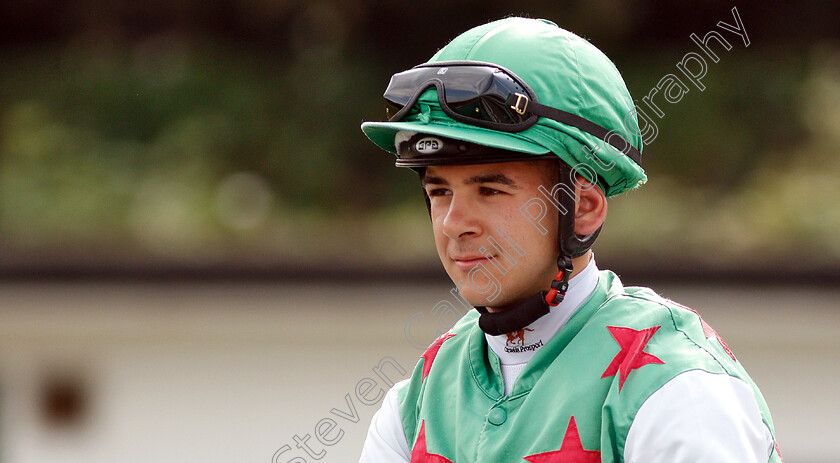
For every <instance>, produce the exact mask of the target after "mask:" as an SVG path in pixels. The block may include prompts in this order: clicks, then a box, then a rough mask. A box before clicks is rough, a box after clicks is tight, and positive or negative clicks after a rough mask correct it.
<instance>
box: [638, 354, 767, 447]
mask: <svg viewBox="0 0 840 463" xmlns="http://www.w3.org/2000/svg"><path fill="white" fill-rule="evenodd" d="M773 445H774V441H773V436H772V435H771V434H770V430H769V429H768V428H767V426H766V425H765V424H764V422H763V421H762V419H761V413H760V411H759V409H758V404H757V403H756V400H755V396H754V395H753V391H752V388H751V387H750V386H749V385H748V384H747V383H745V382H744V381H741V380H739V379H737V378H733V377H731V376H729V375H723V374H712V373H708V372H705V371H702V370H692V371H687V372H685V373H682V374H680V375H678V376H677V377H675V378H674V379H672V380H671V381H668V382H667V383H666V384H665V385H664V386H662V388H661V389H659V390H658V391H656V392H655V393H654V394H653V395H651V396H650V397H649V398H648V399H647V400H646V401H645V403H644V404H642V407H641V408H640V409H639V411H638V413H637V414H636V417H635V418H634V420H633V424H632V425H631V426H630V431H629V432H628V434H627V442H626V443H625V447H624V461H625V462H626V463H666V462H667V463H688V462H691V463H753V462H760V463H767V460H768V459H769V457H770V454H771V452H772V450H773Z"/></svg>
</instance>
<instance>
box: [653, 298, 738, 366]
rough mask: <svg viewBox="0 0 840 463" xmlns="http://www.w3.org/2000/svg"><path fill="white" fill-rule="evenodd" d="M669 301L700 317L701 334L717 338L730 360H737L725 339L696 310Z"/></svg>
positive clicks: (707, 337)
mask: <svg viewBox="0 0 840 463" xmlns="http://www.w3.org/2000/svg"><path fill="white" fill-rule="evenodd" d="M669 301H670V302H671V303H672V304H674V305H675V306H677V307H680V308H683V309H685V310H688V311H690V312H694V315H697V318H699V319H700V326H702V327H703V334H704V335H705V336H706V339H709V338H711V337H712V336H714V337H715V339H717V340H718V342H719V343H720V346H721V347H723V350H725V351H726V353H727V354H729V356H730V357H732V360H734V361H736V362H737V361H738V359H736V358H735V354H733V353H732V351H731V350H729V346H727V345H726V341H724V340H723V338H722V337H720V335H719V334H717V331H715V329H714V328H712V327H711V325H709V324H708V323H706V320H703V317H701V316H700V314H699V313H698V312H697V311H696V310H694V309H692V308H691V307H686V306H684V305H682V304H680V303H679V302H674V301H671V300H670V299H669Z"/></svg>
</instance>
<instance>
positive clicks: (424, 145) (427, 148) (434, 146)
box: [414, 137, 443, 154]
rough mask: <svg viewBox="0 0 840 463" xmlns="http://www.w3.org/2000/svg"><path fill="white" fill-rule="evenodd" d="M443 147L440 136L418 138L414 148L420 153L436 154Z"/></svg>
mask: <svg viewBox="0 0 840 463" xmlns="http://www.w3.org/2000/svg"><path fill="white" fill-rule="evenodd" d="M442 148H443V141H442V140H441V139H439V138H434V137H425V138H421V139H420V140H417V143H415V144H414V149H415V150H417V152H418V153H420V154H434V153H437V152H438V151H440V150H441V149H442Z"/></svg>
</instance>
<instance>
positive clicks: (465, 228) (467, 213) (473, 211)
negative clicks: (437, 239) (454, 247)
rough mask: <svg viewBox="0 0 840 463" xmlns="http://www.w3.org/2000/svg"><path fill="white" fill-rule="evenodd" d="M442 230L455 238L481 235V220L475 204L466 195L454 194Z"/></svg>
mask: <svg viewBox="0 0 840 463" xmlns="http://www.w3.org/2000/svg"><path fill="white" fill-rule="evenodd" d="M441 230H442V231H443V234H444V235H446V236H448V237H449V238H450V239H453V240H455V239H459V238H463V237H465V236H470V235H474V236H478V235H480V234H481V221H480V215H479V214H478V212H477V208H476V207H475V205H474V204H471V203H470V201H469V200H468V199H467V198H466V197H464V196H459V195H457V194H455V195H452V199H451V200H450V201H449V204H448V209H447V210H446V211H445V215H444V216H443V223H442V224H441Z"/></svg>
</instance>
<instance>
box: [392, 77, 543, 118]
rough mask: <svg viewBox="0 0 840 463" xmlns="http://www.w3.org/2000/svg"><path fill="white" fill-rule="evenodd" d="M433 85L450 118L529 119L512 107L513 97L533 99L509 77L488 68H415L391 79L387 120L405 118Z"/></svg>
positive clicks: (520, 85) (530, 94) (526, 90)
mask: <svg viewBox="0 0 840 463" xmlns="http://www.w3.org/2000/svg"><path fill="white" fill-rule="evenodd" d="M432 86H434V87H436V88H437V90H438V98H439V100H440V103H441V107H442V108H443V109H444V110H445V111H446V112H448V113H450V115H452V114H451V113H455V114H456V115H458V116H462V117H463V118H467V119H472V120H476V121H486V122H491V123H497V124H520V123H522V122H524V121H525V120H527V119H528V118H529V117H530V116H526V115H525V114H521V113H518V112H517V111H516V110H515V109H514V108H513V107H511V100H512V99H513V100H514V101H515V97H513V96H514V95H517V94H518V95H523V96H524V95H527V96H528V97H529V98H531V99H533V95H532V93H531V92H530V91H529V89H527V88H526V87H525V86H524V85H522V84H520V83H518V82H517V81H516V80H515V79H514V78H513V77H512V76H510V75H508V74H507V73H505V72H504V71H502V70H500V69H497V68H494V67H490V66H480V65H473V66H457V65H455V66H439V67H438V66H436V67H416V68H413V69H409V70H408V71H404V72H401V73H398V74H395V75H394V76H393V77H391V82H390V83H389V84H388V88H387V89H386V90H385V95H384V96H385V108H386V113H387V116H388V119H389V120H394V119H395V118H396V119H401V118H402V117H405V114H406V113H407V111H405V109H406V107H407V106H413V105H414V103H416V102H417V99H418V98H419V97H420V95H421V94H422V93H423V92H424V91H425V90H426V89H427V88H429V87H432ZM512 97H513V98H512ZM397 116H399V117H397ZM459 119H460V118H459Z"/></svg>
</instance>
